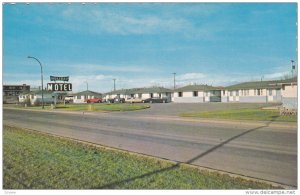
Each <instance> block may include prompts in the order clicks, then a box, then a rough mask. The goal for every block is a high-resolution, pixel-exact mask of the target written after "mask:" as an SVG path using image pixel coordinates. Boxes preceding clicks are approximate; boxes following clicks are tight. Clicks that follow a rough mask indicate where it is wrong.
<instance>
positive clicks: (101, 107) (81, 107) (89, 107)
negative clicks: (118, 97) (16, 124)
mask: <svg viewBox="0 0 300 195" xmlns="http://www.w3.org/2000/svg"><path fill="white" fill-rule="evenodd" d="M4 107H15V108H23V109H36V110H42V107H41V106H31V107H27V108H25V107H21V106H20V105H4ZM149 107H150V106H149V105H147V104H146V105H145V104H126V103H123V104H104V103H100V104H98V103H96V104H66V105H63V104H58V105H57V106H56V108H55V109H56V110H66V111H68V110H69V111H97V112H101V111H133V110H141V109H146V108H149ZM50 109H51V106H49V105H47V106H45V110H50Z"/></svg>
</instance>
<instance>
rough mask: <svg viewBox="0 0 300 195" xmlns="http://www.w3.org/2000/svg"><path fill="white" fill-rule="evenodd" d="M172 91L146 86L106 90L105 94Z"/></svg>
mask: <svg viewBox="0 0 300 195" xmlns="http://www.w3.org/2000/svg"><path fill="white" fill-rule="evenodd" d="M166 92H172V90H171V89H167V88H164V87H148V88H132V89H119V90H115V91H111V92H108V93H106V94H109V95H115V94H125V95H129V94H138V93H166Z"/></svg>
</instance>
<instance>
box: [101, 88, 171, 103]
mask: <svg viewBox="0 0 300 195" xmlns="http://www.w3.org/2000/svg"><path fill="white" fill-rule="evenodd" d="M171 95H172V90H171V89H167V88H164V87H149V88H132V89H120V90H115V91H111V92H108V93H106V94H105V99H106V100H107V99H111V98H124V99H125V100H129V99H137V100H145V99H148V98H167V99H168V101H171Z"/></svg>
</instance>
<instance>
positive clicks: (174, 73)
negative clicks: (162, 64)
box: [172, 72, 176, 90]
mask: <svg viewBox="0 0 300 195" xmlns="http://www.w3.org/2000/svg"><path fill="white" fill-rule="evenodd" d="M172 74H173V75H174V90H175V87H176V81H175V75H176V72H173V73H172Z"/></svg>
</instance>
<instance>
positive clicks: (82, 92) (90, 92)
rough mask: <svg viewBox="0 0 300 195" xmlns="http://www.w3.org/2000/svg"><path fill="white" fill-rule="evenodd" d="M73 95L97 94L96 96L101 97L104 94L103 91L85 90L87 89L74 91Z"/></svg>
mask: <svg viewBox="0 0 300 195" xmlns="http://www.w3.org/2000/svg"><path fill="white" fill-rule="evenodd" d="M73 95H74V96H75V95H90V96H96V97H101V96H102V94H101V93H98V92H94V91H90V90H85V91H81V92H78V93H74V94H73Z"/></svg>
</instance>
